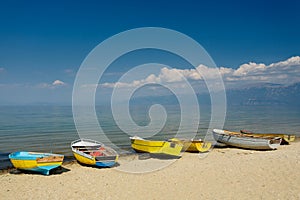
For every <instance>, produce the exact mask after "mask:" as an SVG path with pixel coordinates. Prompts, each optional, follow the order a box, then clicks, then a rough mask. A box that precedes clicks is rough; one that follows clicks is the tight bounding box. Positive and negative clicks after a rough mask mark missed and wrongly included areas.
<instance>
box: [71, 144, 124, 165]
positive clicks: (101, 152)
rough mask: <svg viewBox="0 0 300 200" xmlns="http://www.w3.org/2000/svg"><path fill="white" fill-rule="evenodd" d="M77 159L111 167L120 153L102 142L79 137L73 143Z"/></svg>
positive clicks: (72, 146) (90, 163)
mask: <svg viewBox="0 0 300 200" xmlns="http://www.w3.org/2000/svg"><path fill="white" fill-rule="evenodd" d="M71 148H72V151H73V154H74V157H75V158H76V160H77V161H78V162H80V163H82V164H86V165H93V166H97V167H111V166H113V165H115V163H116V162H117V159H118V153H117V152H116V151H115V150H113V149H112V148H110V147H108V146H105V145H104V144H102V143H101V142H98V141H95V140H90V139H79V140H75V141H73V142H72V143H71Z"/></svg>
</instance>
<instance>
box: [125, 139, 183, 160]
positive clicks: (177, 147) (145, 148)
mask: <svg viewBox="0 0 300 200" xmlns="http://www.w3.org/2000/svg"><path fill="white" fill-rule="evenodd" d="M130 140H131V147H132V148H133V149H134V150H135V151H137V152H144V153H152V154H166V155H170V156H180V152H181V150H182V147H183V145H182V144H176V143H174V142H168V141H160V140H145V139H143V138H140V137H138V136H134V137H130Z"/></svg>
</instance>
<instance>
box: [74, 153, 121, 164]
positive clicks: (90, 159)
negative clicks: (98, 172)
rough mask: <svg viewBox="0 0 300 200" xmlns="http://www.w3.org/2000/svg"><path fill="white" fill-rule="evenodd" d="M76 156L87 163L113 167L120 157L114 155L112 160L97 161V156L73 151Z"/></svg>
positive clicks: (82, 162) (81, 161)
mask: <svg viewBox="0 0 300 200" xmlns="http://www.w3.org/2000/svg"><path fill="white" fill-rule="evenodd" d="M73 155H74V157H75V158H76V160H77V161H78V162H79V163H81V164H85V165H92V166H97V167H112V166H114V165H115V164H116V162H117V159H118V157H117V156H116V157H114V158H113V159H110V160H104V161H96V158H95V157H88V156H87V155H81V154H80V153H79V152H73Z"/></svg>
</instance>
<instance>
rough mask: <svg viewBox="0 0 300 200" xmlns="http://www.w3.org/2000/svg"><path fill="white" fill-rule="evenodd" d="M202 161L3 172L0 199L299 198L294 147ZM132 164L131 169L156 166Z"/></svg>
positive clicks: (219, 152)
mask: <svg viewBox="0 0 300 200" xmlns="http://www.w3.org/2000/svg"><path fill="white" fill-rule="evenodd" d="M202 157H204V158H200V157H199V154H193V153H184V154H183V156H182V158H181V159H178V160H176V162H173V163H172V164H170V165H169V166H167V167H165V168H163V169H160V170H156V171H154V172H148V173H141V174H132V173H126V172H123V171H120V169H122V168H121V166H122V163H126V161H128V160H130V159H133V158H128V157H125V158H122V157H121V158H120V166H118V167H115V168H111V169H98V168H92V167H86V166H81V165H79V164H77V163H76V162H73V163H69V164H64V165H63V167H64V169H65V172H63V173H61V174H53V175H50V176H43V175H39V174H30V173H26V174H24V173H21V174H10V173H4V174H2V175H0V194H1V196H0V199H143V200H146V199H300V142H294V143H292V144H291V145H285V146H280V148H279V149H278V150H275V151H252V150H242V149H235V148H220V149H217V148H214V149H213V150H212V151H211V152H210V153H208V154H207V155H206V156H202ZM133 160H134V162H133V163H134V164H133V166H137V167H143V165H144V166H145V167H146V166H150V165H151V163H152V161H153V163H157V161H159V159H157V158H149V159H147V158H144V159H143V160H138V161H137V160H135V159H133ZM135 162H136V163H135ZM168 162H169V161H168ZM139 165H140V166H139ZM146 168H147V167H146ZM123 170H124V169H123Z"/></svg>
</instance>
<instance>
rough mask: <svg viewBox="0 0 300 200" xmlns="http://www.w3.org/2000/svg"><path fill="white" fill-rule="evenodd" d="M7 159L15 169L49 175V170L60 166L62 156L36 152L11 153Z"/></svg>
mask: <svg viewBox="0 0 300 200" xmlns="http://www.w3.org/2000/svg"><path fill="white" fill-rule="evenodd" d="M9 158H10V161H11V163H12V164H13V166H14V167H15V168H17V169H21V170H27V171H35V172H39V173H41V174H44V175H49V172H50V170H51V169H54V168H57V167H59V166H61V165H62V162H63V159H64V156H63V155H60V154H48V153H36V152H15V153H11V154H10V155H9Z"/></svg>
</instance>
